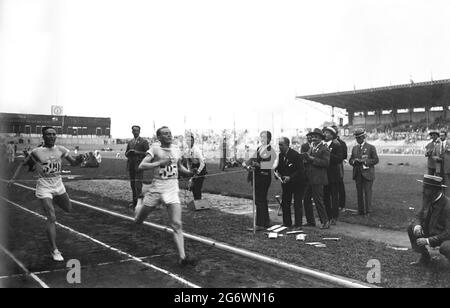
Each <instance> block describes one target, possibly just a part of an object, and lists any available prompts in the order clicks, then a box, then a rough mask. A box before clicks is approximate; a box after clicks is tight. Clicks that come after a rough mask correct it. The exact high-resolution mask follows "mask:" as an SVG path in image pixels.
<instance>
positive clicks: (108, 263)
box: [0, 253, 174, 280]
mask: <svg viewBox="0 0 450 308" xmlns="http://www.w3.org/2000/svg"><path fill="white" fill-rule="evenodd" d="M170 255H174V254H173V253H170V254H164V255H151V256H147V257H138V259H140V260H145V259H153V258H158V257H163V256H170ZM132 261H134V259H124V260H119V261H111V262H104V263H98V264H93V265H87V266H82V267H81V269H86V268H90V267H97V266H106V265H115V264H121V263H127V262H132ZM67 271H68V269H67V268H59V269H55V270H48V271H40V272H34V274H36V275H43V274H52V273H58V272H67ZM23 276H24V274H14V275H8V276H0V280H1V279H9V278H18V277H23Z"/></svg>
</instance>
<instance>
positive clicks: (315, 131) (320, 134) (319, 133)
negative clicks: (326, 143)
mask: <svg viewBox="0 0 450 308" xmlns="http://www.w3.org/2000/svg"><path fill="white" fill-rule="evenodd" d="M311 135H319V136H320V138H322V139H323V138H324V135H323V133H322V130H321V129H320V128H314V130H313V131H311V132H309V133H307V134H306V136H311Z"/></svg>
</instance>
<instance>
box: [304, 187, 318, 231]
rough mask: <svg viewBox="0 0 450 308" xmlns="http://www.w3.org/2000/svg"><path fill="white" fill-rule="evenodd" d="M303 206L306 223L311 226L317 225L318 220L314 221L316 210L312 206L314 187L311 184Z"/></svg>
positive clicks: (306, 192) (307, 188)
mask: <svg viewBox="0 0 450 308" xmlns="http://www.w3.org/2000/svg"><path fill="white" fill-rule="evenodd" d="M303 206H304V208H305V216H306V222H307V223H308V224H309V225H316V220H315V219H314V209H313V206H312V187H311V185H309V184H307V185H306V190H305V197H304V198H303Z"/></svg>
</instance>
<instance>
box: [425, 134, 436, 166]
mask: <svg viewBox="0 0 450 308" xmlns="http://www.w3.org/2000/svg"><path fill="white" fill-rule="evenodd" d="M437 143H438V142H437V140H436V142H434V141H431V142H430V143H428V144H427V145H426V146H425V157H428V163H427V166H428V168H432V169H436V161H435V160H434V159H433V156H436V144H437Z"/></svg>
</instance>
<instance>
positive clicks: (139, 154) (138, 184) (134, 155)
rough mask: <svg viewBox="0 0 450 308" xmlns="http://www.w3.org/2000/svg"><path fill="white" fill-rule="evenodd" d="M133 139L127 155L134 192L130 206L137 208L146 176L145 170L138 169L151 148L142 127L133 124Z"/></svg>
mask: <svg viewBox="0 0 450 308" xmlns="http://www.w3.org/2000/svg"><path fill="white" fill-rule="evenodd" d="M131 131H132V133H133V137H134V138H133V139H131V140H130V141H129V142H128V144H127V149H126V151H125V156H126V157H127V158H128V161H127V170H128V173H129V175H130V184H131V192H132V193H133V202H132V203H130V205H129V207H130V208H133V209H134V208H135V207H136V204H137V199H138V198H139V196H140V195H141V194H142V180H143V178H144V171H142V170H138V167H139V164H140V163H141V161H142V160H143V159H144V157H145V155H146V152H147V151H148V149H149V145H148V141H147V140H145V139H143V138H141V137H140V136H139V135H140V134H141V127H140V126H138V125H133V126H132V127H131Z"/></svg>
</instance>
